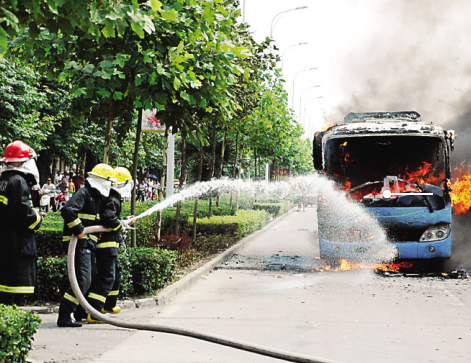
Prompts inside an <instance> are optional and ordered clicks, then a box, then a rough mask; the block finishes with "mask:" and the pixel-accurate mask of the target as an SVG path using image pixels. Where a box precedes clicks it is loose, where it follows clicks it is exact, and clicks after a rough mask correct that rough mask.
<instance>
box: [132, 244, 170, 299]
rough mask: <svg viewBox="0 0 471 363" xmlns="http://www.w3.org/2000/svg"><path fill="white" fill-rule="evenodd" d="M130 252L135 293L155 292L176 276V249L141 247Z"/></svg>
mask: <svg viewBox="0 0 471 363" xmlns="http://www.w3.org/2000/svg"><path fill="white" fill-rule="evenodd" d="M129 252H130V253H129V265H130V272H131V276H132V282H131V284H132V287H133V294H147V293H153V292H154V290H157V289H161V288H163V287H164V286H165V284H166V283H167V282H168V281H171V280H172V279H173V278H174V277H175V271H176V266H177V264H176V262H177V252H176V251H168V250H161V249H158V248H144V247H139V248H131V249H129Z"/></svg>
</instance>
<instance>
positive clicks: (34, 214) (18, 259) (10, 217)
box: [0, 140, 42, 305]
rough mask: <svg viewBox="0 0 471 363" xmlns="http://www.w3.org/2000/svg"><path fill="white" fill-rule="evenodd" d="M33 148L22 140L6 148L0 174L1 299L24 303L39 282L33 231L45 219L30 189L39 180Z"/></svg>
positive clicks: (6, 302) (11, 302) (7, 301)
mask: <svg viewBox="0 0 471 363" xmlns="http://www.w3.org/2000/svg"><path fill="white" fill-rule="evenodd" d="M35 157H36V154H35V152H34V150H33V149H31V148H30V147H29V146H28V145H26V144H25V143H24V142H22V141H19V140H17V141H14V142H12V143H11V144H9V145H8V146H7V147H6V148H5V153H4V155H3V158H2V159H1V160H0V161H2V162H4V163H5V168H4V170H3V171H2V174H1V175H0V303H2V304H8V305H12V304H16V305H22V304H23V302H24V297H25V294H33V293H34V285H35V284H36V261H37V257H36V241H35V238H34V231H35V230H37V229H38V228H39V227H40V225H41V221H42V216H41V215H40V213H39V212H38V211H37V210H35V209H33V207H32V201H31V193H30V189H31V187H32V186H33V185H36V184H38V183H39V172H38V168H37V167H36V162H35V161H34V158H35Z"/></svg>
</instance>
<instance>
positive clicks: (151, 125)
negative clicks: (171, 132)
mask: <svg viewBox="0 0 471 363" xmlns="http://www.w3.org/2000/svg"><path fill="white" fill-rule="evenodd" d="M156 115H157V109H156V108H154V109H152V110H143V111H142V120H141V122H142V132H165V124H161V123H160V120H159V119H157V117H156Z"/></svg>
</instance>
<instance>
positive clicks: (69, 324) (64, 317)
mask: <svg viewBox="0 0 471 363" xmlns="http://www.w3.org/2000/svg"><path fill="white" fill-rule="evenodd" d="M71 313H72V312H71V311H70V309H69V308H68V307H67V306H66V305H65V304H64V301H62V302H61V305H60V307H59V316H58V317H57V326H58V327H60V328H80V327H82V324H80V323H77V322H76V321H72V318H71V317H70V314H71Z"/></svg>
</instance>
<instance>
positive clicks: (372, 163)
mask: <svg viewBox="0 0 471 363" xmlns="http://www.w3.org/2000/svg"><path fill="white" fill-rule="evenodd" d="M453 140H454V133H453V132H452V131H446V130H444V129H443V128H441V127H440V126H437V125H434V124H432V123H425V122H423V121H422V120H421V117H420V115H419V114H418V113H417V112H414V111H408V112H387V113H385V112H377V113H350V114H348V115H347V116H346V117H345V123H344V124H341V125H335V126H332V127H330V128H329V129H328V130H326V131H324V132H318V133H317V134H316V135H315V137H314V141H313V156H314V166H315V168H316V169H317V170H318V171H321V172H323V173H324V174H325V175H326V176H327V177H329V178H331V179H333V180H335V181H336V183H337V184H338V186H339V187H340V188H341V189H343V190H344V191H345V192H346V193H347V195H348V196H349V197H350V198H351V199H354V200H356V201H357V202H358V203H361V204H362V205H363V206H364V207H365V208H366V209H367V211H368V212H369V213H370V214H371V215H373V216H374V217H375V218H376V219H377V220H378V221H379V222H380V224H381V225H382V227H383V228H384V231H385V233H386V234H387V237H388V240H389V241H390V242H391V243H394V245H395V246H396V248H397V255H396V257H397V258H399V259H435V258H447V257H450V255H451V200H450V195H449V192H450V191H449V190H448V186H447V180H448V179H449V177H450V171H451V169H450V152H451V150H452V149H453ZM326 204H328V200H324V201H323V203H318V223H319V244H320V251H321V257H323V258H364V257H374V256H373V255H374V251H371V248H370V246H371V240H374V236H367V235H364V236H362V233H361V228H360V226H359V228H358V229H359V231H342V221H336V220H335V218H332V216H329V215H328V212H327V210H328V208H327V207H326Z"/></svg>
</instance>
